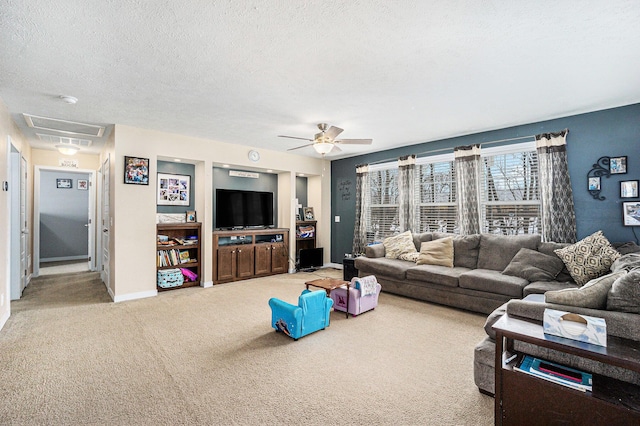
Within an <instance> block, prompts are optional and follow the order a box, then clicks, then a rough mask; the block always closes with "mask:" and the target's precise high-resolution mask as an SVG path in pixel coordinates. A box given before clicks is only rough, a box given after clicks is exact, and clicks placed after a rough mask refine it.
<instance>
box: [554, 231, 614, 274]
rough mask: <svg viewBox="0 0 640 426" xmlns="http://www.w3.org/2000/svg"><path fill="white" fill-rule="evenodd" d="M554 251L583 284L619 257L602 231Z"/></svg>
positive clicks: (603, 271) (607, 268)
mask: <svg viewBox="0 0 640 426" xmlns="http://www.w3.org/2000/svg"><path fill="white" fill-rule="evenodd" d="M554 252H555V254H557V255H558V257H559V258H560V259H562V261H563V262H564V264H565V265H566V266H567V269H568V270H569V273H570V274H571V277H572V278H573V280H574V281H575V282H576V283H577V284H578V285H584V284H586V283H587V282H589V280H592V279H594V278H598V277H599V276H601V275H603V274H605V273H606V272H607V271H609V268H610V267H611V265H612V264H613V262H615V261H616V259H618V258H619V257H620V253H618V252H617V251H616V250H615V249H614V248H613V247H612V246H611V244H610V243H609V240H607V237H605V236H604V234H603V233H602V231H598V232H595V233H593V234H591V235H589V236H588V237H586V238H584V239H582V240H580V241H578V242H577V243H575V244H572V245H570V246H568V247H565V248H562V249H558V250H554Z"/></svg>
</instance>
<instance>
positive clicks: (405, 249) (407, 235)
mask: <svg viewBox="0 0 640 426" xmlns="http://www.w3.org/2000/svg"><path fill="white" fill-rule="evenodd" d="M382 244H384V250H385V254H384V257H386V258H388V259H397V258H399V257H400V255H401V254H405V253H415V252H417V251H418V250H416V246H415V245H414V244H413V236H412V235H411V231H406V232H403V233H402V234H398V235H394V236H393V237H388V238H385V239H384V241H382Z"/></svg>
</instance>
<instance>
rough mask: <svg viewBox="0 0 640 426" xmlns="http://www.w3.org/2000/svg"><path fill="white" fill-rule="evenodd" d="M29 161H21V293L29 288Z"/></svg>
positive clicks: (22, 158)
mask: <svg viewBox="0 0 640 426" xmlns="http://www.w3.org/2000/svg"><path fill="white" fill-rule="evenodd" d="M27 170H28V169H27V160H26V159H25V158H24V157H21V161H20V293H22V291H23V290H24V289H25V287H26V286H27V284H28V282H27V277H28V275H27V271H28V270H29V240H28V237H29V224H28V223H27Z"/></svg>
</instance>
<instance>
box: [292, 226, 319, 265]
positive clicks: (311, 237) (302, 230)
mask: <svg viewBox="0 0 640 426" xmlns="http://www.w3.org/2000/svg"><path fill="white" fill-rule="evenodd" d="M316 223H317V221H315V220H298V221H296V257H298V256H299V253H300V250H301V249H309V248H316V231H317V227H316ZM311 230H313V231H312V233H311V234H310V231H311Z"/></svg>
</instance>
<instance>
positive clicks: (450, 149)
mask: <svg viewBox="0 0 640 426" xmlns="http://www.w3.org/2000/svg"><path fill="white" fill-rule="evenodd" d="M535 137H536V135H529V136H518V137H516V138H509V139H500V140H496V141H489V142H481V143H480V145H493V144H496V143H501V142H509V141H517V140H520V139H530V138H533V139H535ZM445 151H451V152H453V148H441V149H434V150H431V151H423V152H419V153H417V154H414V155H416V156H418V155H424V154H435V153H438V152H445ZM397 159H398V157H394V158H387V159H385V160H378V161H374V162H372V163H368V164H369V165H374V164H383V163H387V162H389V161H394V160H397Z"/></svg>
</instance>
